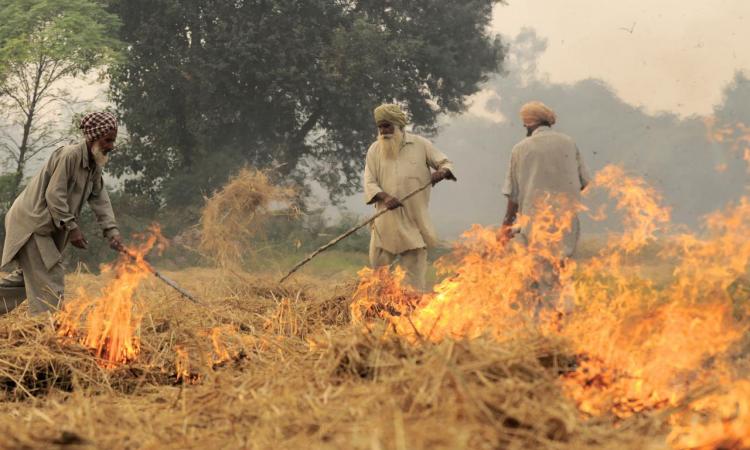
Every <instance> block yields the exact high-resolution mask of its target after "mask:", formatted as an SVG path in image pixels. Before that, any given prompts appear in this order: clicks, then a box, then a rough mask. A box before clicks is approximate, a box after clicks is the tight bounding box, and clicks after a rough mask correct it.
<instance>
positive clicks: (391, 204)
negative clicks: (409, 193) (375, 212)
mask: <svg viewBox="0 0 750 450" xmlns="http://www.w3.org/2000/svg"><path fill="white" fill-rule="evenodd" d="M385 195H386V197H385V199H384V200H383V202H384V203H385V207H386V208H388V209H396V208H400V207H402V206H404V205H403V204H402V203H401V200H399V199H397V198H396V197H394V196H392V195H388V194H385Z"/></svg>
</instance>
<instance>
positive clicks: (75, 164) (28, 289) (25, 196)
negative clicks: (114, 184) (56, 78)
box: [0, 112, 122, 314]
mask: <svg viewBox="0 0 750 450" xmlns="http://www.w3.org/2000/svg"><path fill="white" fill-rule="evenodd" d="M80 130H81V134H82V135H83V136H82V137H83V139H82V140H81V141H79V142H78V143H76V144H73V145H68V146H65V147H60V148H58V149H57V150H55V151H54V152H52V155H51V156H50V158H49V160H48V161H47V163H46V164H45V165H44V167H42V169H41V170H40V171H39V173H37V174H36V176H35V177H34V178H32V179H31V181H29V184H28V185H27V186H26V188H24V190H23V191H22V192H21V194H20V195H19V196H18V198H16V200H15V201H14V202H13V206H11V208H10V210H9V211H8V214H7V215H6V216H5V244H4V246H3V258H2V267H7V266H8V265H9V264H10V263H11V262H14V263H16V265H18V266H19V269H18V270H16V271H14V272H12V273H11V274H10V275H8V276H6V277H5V278H3V279H2V280H0V314H5V313H7V312H9V311H11V310H13V309H14V308H15V307H16V306H18V305H19V304H20V303H22V302H23V301H24V299H26V298H28V300H29V312H30V313H31V314H40V313H43V312H46V311H53V310H56V309H57V308H58V307H59V302H60V300H61V299H62V296H63V291H64V279H63V276H64V270H63V266H62V255H61V252H62V251H63V249H64V248H65V246H66V245H67V243H68V242H70V243H71V244H73V246H75V247H78V248H81V249H85V248H86V247H87V246H88V241H86V238H85V237H84V236H83V232H81V228H80V226H79V219H80V217H81V208H82V207H83V203H84V202H88V204H89V206H90V207H91V209H92V211H93V212H94V215H95V216H96V220H97V222H98V223H99V227H100V228H101V229H102V231H103V233H104V236H105V238H107V239H109V244H110V246H111V247H112V248H114V249H117V250H119V249H121V248H122V242H121V240H120V232H119V231H118V229H117V223H116V222H115V215H114V213H113V212H112V204H111V203H110V200H109V195H108V194H107V190H106V188H105V187H104V180H103V177H102V169H103V167H104V165H105V164H106V162H107V159H108V157H109V156H108V155H109V153H110V152H111V151H112V150H113V149H114V145H115V139H116V138H117V119H116V118H115V116H114V115H112V114H111V113H109V112H95V113H91V114H87V115H86V116H84V117H83V119H82V121H81V125H80Z"/></svg>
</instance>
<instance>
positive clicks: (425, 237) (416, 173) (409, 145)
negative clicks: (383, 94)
mask: <svg viewBox="0 0 750 450" xmlns="http://www.w3.org/2000/svg"><path fill="white" fill-rule="evenodd" d="M374 116H375V124H376V125H377V127H378V140H377V141H376V142H374V143H373V144H372V145H371V146H370V148H369V150H367V159H366V162H365V173H364V188H365V202H366V203H367V204H368V205H369V204H375V205H376V207H377V209H378V210H382V209H384V208H387V209H389V210H392V211H390V212H388V213H386V214H383V215H382V216H380V217H379V218H378V219H376V220H375V222H374V223H373V225H372V229H371V237H370V265H371V266H372V267H373V268H375V267H381V266H390V265H393V264H394V263H395V262H396V261H397V260H398V262H399V264H400V265H401V267H402V268H403V269H404V270H405V272H406V282H407V283H408V284H409V285H411V286H412V287H413V288H415V289H416V290H418V291H424V290H425V288H426V286H425V274H426V271H427V248H428V247H433V246H434V245H435V244H437V236H436V233H435V230H434V228H433V226H432V222H431V220H430V217H429V214H428V205H429V202H430V188H429V187H428V188H426V189H425V190H423V191H421V192H419V193H418V194H416V195H414V196H413V197H411V198H409V199H408V200H405V201H404V202H401V200H400V199H403V198H404V197H405V196H406V195H408V194H410V193H411V192H413V191H415V190H417V189H419V188H421V187H422V186H424V185H426V184H428V183H432V185H435V184H436V183H438V182H440V181H442V180H444V179H446V178H447V179H450V180H454V181H456V177H455V176H454V175H453V164H452V163H451V162H450V161H449V160H448V158H447V157H446V156H445V155H444V154H443V153H442V152H440V150H438V149H437V148H435V147H434V146H433V145H432V143H431V142H430V141H428V140H427V139H425V138H423V137H421V136H417V135H415V134H412V133H407V132H406V131H404V128H405V127H406V124H407V120H406V114H404V112H403V111H402V110H401V108H400V107H399V106H398V105H394V104H385V105H381V106H379V107H378V108H376V109H375V112H374Z"/></svg>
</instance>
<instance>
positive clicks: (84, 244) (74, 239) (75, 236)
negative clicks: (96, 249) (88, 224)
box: [70, 227, 89, 250]
mask: <svg viewBox="0 0 750 450" xmlns="http://www.w3.org/2000/svg"><path fill="white" fill-rule="evenodd" d="M70 243H71V244H73V246H74V247H78V248H80V249H83V250H86V249H87V248H88V246H89V242H88V241H87V240H86V238H85V237H84V236H83V232H81V228H80V227H77V228H73V230H71V232H70Z"/></svg>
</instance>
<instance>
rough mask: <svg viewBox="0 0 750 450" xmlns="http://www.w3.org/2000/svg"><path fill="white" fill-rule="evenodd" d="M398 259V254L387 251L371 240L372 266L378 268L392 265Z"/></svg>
mask: <svg viewBox="0 0 750 450" xmlns="http://www.w3.org/2000/svg"><path fill="white" fill-rule="evenodd" d="M395 260H396V255H394V254H393V253H391V252H388V251H385V250H383V249H382V248H380V247H376V246H375V245H374V244H373V243H372V242H370V267H371V268H373V269H376V268H378V267H383V266H390V265H391V264H393V262H394V261H395Z"/></svg>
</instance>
